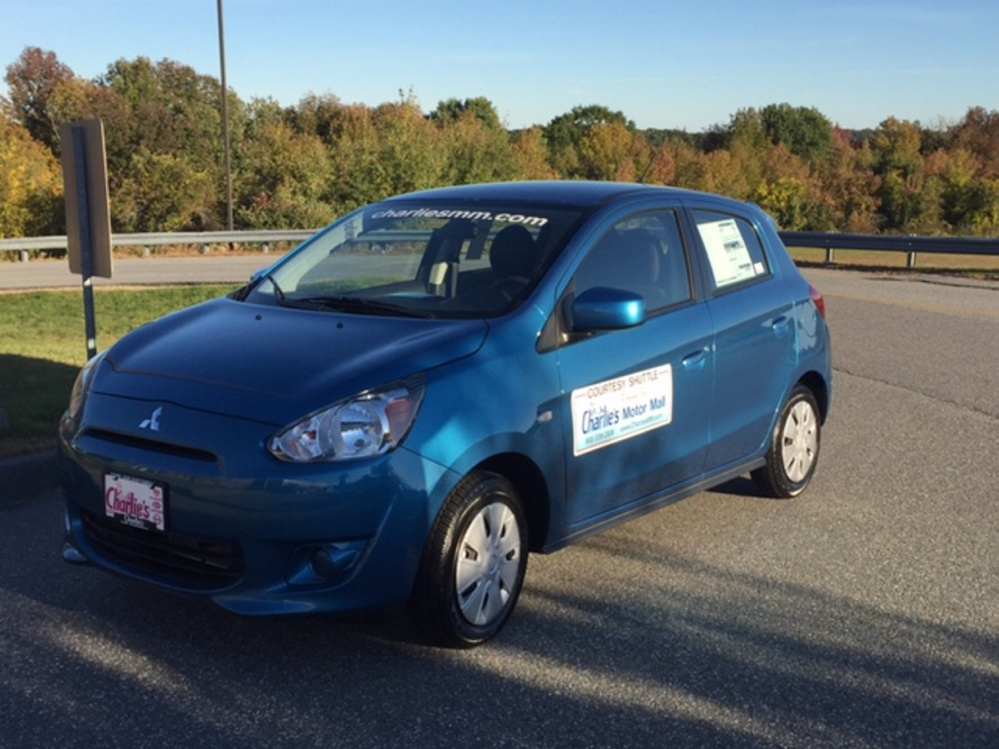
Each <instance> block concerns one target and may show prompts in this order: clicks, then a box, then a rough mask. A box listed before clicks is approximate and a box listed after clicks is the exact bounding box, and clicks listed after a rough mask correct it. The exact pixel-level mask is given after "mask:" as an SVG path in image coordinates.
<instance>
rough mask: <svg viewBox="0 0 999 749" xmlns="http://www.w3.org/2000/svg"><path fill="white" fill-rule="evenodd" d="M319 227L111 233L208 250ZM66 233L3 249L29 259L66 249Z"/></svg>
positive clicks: (119, 243) (285, 238) (297, 235)
mask: <svg viewBox="0 0 999 749" xmlns="http://www.w3.org/2000/svg"><path fill="white" fill-rule="evenodd" d="M317 231H318V229H292V230H266V231H178V232H156V233H145V234H112V235H111V246H112V247H144V248H149V247H156V246H163V245H201V247H202V251H203V252H207V251H208V249H209V248H210V247H211V246H212V245H218V244H233V243H239V244H260V245H264V246H267V245H270V244H271V243H272V242H304V241H305V240H306V239H308V238H309V237H311V236H312V235H313V234H315V233H316V232H317ZM65 249H66V236H65V235H56V236H49V237H25V238H15V239H0V252H20V253H21V260H23V261H24V262H27V261H28V259H29V257H28V253H29V252H31V251H32V250H65Z"/></svg>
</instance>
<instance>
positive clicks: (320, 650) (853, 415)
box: [0, 271, 999, 749]
mask: <svg viewBox="0 0 999 749" xmlns="http://www.w3.org/2000/svg"><path fill="white" fill-rule="evenodd" d="M808 275H809V276H810V278H812V280H813V282H815V283H816V284H817V285H819V286H821V287H822V289H823V290H824V291H825V293H826V295H827V303H828V308H829V319H830V322H831V325H832V328H833V334H834V341H835V358H836V370H837V371H836V377H837V379H836V393H835V403H834V412H833V418H832V420H831V421H830V423H829V424H828V425H827V429H826V431H825V434H824V442H823V455H822V458H821V464H820V468H819V473H818V475H817V477H816V480H815V482H814V484H813V486H812V487H811V488H810V490H809V492H808V493H807V494H806V496H804V497H802V498H801V499H799V500H796V501H791V502H779V501H770V500H762V499H759V498H757V497H756V496H755V495H754V494H753V492H752V489H751V487H750V486H749V484H748V482H746V481H742V480H740V481H736V482H732V483H730V484H728V485H726V486H725V487H723V488H722V490H719V491H714V492H709V493H705V494H701V495H699V496H697V497H694V498H692V499H690V500H687V501H685V502H682V503H680V504H678V505H674V506H672V507H669V508H666V509H665V510H662V511H660V512H657V513H655V514H653V515H650V516H647V517H645V518H643V519H641V520H638V521H635V522H632V523H630V524H628V525H626V526H623V527H620V528H617V529H615V530H613V531H611V532H609V533H606V534H604V535H602V536H599V537H596V538H594V539H591V540H589V541H587V542H585V543H583V544H581V545H579V546H576V547H573V548H570V549H567V550H564V551H561V552H559V553H557V554H554V555H552V556H548V557H540V556H535V557H532V559H531V563H530V569H529V571H528V578H527V586H526V589H525V592H524V595H523V597H522V598H521V602H520V604H519V606H518V610H517V612H516V613H515V615H514V618H513V619H512V621H511V622H510V625H509V626H508V627H507V629H506V630H505V631H504V632H503V633H502V635H501V636H500V637H499V638H498V639H497V641H495V642H494V643H493V644H491V645H489V646H487V647H485V648H481V649H478V650H475V651H471V652H452V651H441V650H436V649H432V648H428V647H425V646H423V645H421V644H419V643H418V642H414V641H413V640H412V639H411V638H410V636H409V630H408V629H407V626H406V620H405V618H404V617H402V616H401V615H389V616H383V617H366V618H359V619H355V620H352V621H348V622H338V621H330V620H324V619H298V620H277V621H274V620H251V619H240V618H236V617H233V616H231V615H229V614H226V613H225V612H222V611H218V610H216V609H214V608H211V607H209V606H207V605H205V604H202V603H200V602H197V601H192V600H188V599H184V598H175V597H172V596H167V595H163V594H161V593H160V592H158V591H154V590H149V589H147V588H145V587H143V586H139V585H137V584H134V583H130V582H126V581H122V580H118V579H115V578H111V577H109V576H106V575H104V574H102V573H99V572H97V571H95V570H92V569H87V568H76V567H69V566H66V565H64V564H63V563H62V562H61V561H60V560H59V559H58V554H57V550H58V547H59V540H60V530H59V527H60V507H59V503H58V498H57V496H56V495H55V494H49V495H45V496H42V497H37V498H34V499H33V500H30V501H29V500H27V499H26V500H25V501H23V502H20V503H14V504H5V505H2V506H0V663H2V664H3V666H2V668H0V716H3V717H2V729H0V734H2V736H3V738H2V739H0V744H3V745H4V746H10V747H43V746H62V747H76V746H79V747H88V748H89V747H91V746H128V747H140V746H167V745H170V746H173V745H186V746H188V747H200V746H213V747H270V746H294V747H301V746H323V747H338V746H343V747H347V746H350V747H386V746H400V747H401V746H406V747H410V746H419V747H437V746H440V747H444V746H457V745H464V744H474V745H478V746H486V747H562V746H565V747H588V746H592V747H612V746H613V747H623V746H627V747H639V746H649V747H710V746H714V747H752V748H754V749H755V748H758V747H777V746H781V747H821V746H828V747H844V746H855V747H923V746H926V747H930V746H932V747H983V748H984V747H995V746H999V603H997V602H999V569H997V561H996V560H997V559H999V555H997V549H996V539H997V538H999V513H997V512H996V499H997V497H999V474H997V466H999V379H997V378H999V375H997V370H999V367H997V366H996V364H997V363H999V286H997V285H994V284H993V285H984V286H981V287H973V288H968V287H963V286H962V287H955V286H949V285H941V284H928V283H924V282H921V281H898V280H884V279H873V278H870V277H868V276H866V275H863V274H842V273H828V272H825V271H814V272H809V274H808Z"/></svg>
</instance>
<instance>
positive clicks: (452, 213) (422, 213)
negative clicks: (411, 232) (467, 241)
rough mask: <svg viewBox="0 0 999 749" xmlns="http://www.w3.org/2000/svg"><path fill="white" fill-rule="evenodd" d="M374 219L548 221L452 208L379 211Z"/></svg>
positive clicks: (528, 223) (535, 223)
mask: <svg viewBox="0 0 999 749" xmlns="http://www.w3.org/2000/svg"><path fill="white" fill-rule="evenodd" d="M371 218H373V219H381V218H447V219H468V220H470V221H498V222H500V223H508V224H522V225H524V226H544V225H545V224H547V223H548V219H547V218H544V217H543V216H525V215H523V214H520V213H492V212H491V211H471V210H467V209H462V208H458V209H452V208H392V209H386V210H383V211H378V212H377V213H373V214H372V215H371Z"/></svg>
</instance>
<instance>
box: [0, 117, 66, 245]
mask: <svg viewBox="0 0 999 749" xmlns="http://www.w3.org/2000/svg"><path fill="white" fill-rule="evenodd" d="M62 209H63V203H62V172H61V170H60V169H59V165H58V162H57V161H56V160H55V158H54V157H53V155H52V153H51V152H50V151H49V150H48V148H47V147H46V146H45V145H43V144H42V143H40V142H38V141H36V140H35V139H33V138H32V137H31V134H30V133H29V132H28V130H27V128H25V127H23V126H21V125H19V124H17V123H15V122H13V121H12V119H11V118H10V117H9V116H8V115H6V114H4V113H3V112H0V237H31V236H40V235H47V234H59V233H61V232H63V231H64V230H65V223H64V220H63V210H62Z"/></svg>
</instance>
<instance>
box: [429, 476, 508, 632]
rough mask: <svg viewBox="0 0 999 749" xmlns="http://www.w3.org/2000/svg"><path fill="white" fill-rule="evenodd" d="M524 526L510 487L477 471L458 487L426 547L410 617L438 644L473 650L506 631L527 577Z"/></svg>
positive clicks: (505, 481) (500, 477)
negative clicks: (508, 620)
mask: <svg viewBox="0 0 999 749" xmlns="http://www.w3.org/2000/svg"><path fill="white" fill-rule="evenodd" d="M527 548H528V546H527V523H526V521H525V519H524V511H523V508H522V506H521V502H520V499H519V498H518V496H517V492H516V490H515V489H514V487H513V485H512V484H511V483H510V482H509V481H508V480H507V479H506V478H504V477H503V476H499V475H497V474H494V473H487V472H485V471H474V472H472V473H470V474H469V475H468V476H466V477H465V478H464V479H463V480H462V481H461V483H459V484H458V486H457V487H455V489H454V491H452V492H451V495H450V496H449V497H448V500H447V502H445V504H444V507H443V508H442V509H441V511H440V514H439V515H438V517H437V522H436V523H435V525H434V529H433V531H432V533H431V535H430V539H429V541H428V542H427V547H426V550H425V551H424V554H423V560H422V562H421V563H420V570H419V572H418V575H417V580H416V585H415V586H414V589H413V597H412V601H411V603H412V609H413V612H414V614H415V616H416V619H417V622H418V623H419V625H420V626H421V628H422V629H423V630H424V632H425V633H426V634H427V635H428V636H429V637H430V638H431V639H432V640H433V641H434V642H436V643H439V644H442V645H448V646H452V647H465V648H467V647H474V646H475V645H480V644H482V643H484V642H485V641H486V640H488V639H490V638H491V637H493V636H494V635H495V634H496V633H497V632H499V631H500V629H502V628H503V625H504V624H506V621H507V619H508V618H509V617H510V613H511V612H512V611H513V608H514V606H515V605H516V603H517V598H518V596H519V595H520V589H521V587H522V585H523V582H524V573H525V572H526V571H527Z"/></svg>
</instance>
